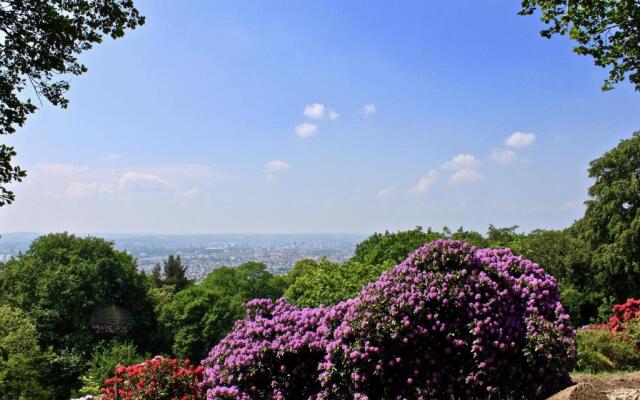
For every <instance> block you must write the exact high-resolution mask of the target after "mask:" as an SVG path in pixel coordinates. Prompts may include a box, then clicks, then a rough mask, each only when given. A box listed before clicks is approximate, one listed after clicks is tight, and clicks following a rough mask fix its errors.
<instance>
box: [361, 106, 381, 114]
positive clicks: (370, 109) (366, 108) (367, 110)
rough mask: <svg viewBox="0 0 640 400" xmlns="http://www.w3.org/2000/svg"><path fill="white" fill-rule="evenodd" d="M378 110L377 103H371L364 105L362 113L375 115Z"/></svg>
mask: <svg viewBox="0 0 640 400" xmlns="http://www.w3.org/2000/svg"><path fill="white" fill-rule="evenodd" d="M377 112H378V108H377V107H376V105H375V104H373V103H369V104H365V105H364V106H362V113H363V114H364V115H373V114H375V113H377Z"/></svg>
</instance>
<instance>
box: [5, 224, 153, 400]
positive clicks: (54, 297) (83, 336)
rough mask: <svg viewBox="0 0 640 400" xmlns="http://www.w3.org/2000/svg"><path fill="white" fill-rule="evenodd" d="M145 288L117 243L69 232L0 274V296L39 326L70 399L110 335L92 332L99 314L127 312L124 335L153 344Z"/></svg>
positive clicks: (61, 391) (38, 244)
mask: <svg viewBox="0 0 640 400" xmlns="http://www.w3.org/2000/svg"><path fill="white" fill-rule="evenodd" d="M147 287H148V285H147V280H146V278H145V277H144V276H143V275H142V274H140V273H139V272H138V270H137V269H136V265H135V260H134V259H133V258H132V257H131V256H130V255H129V254H127V253H126V252H122V251H117V250H115V249H114V247H113V243H111V242H107V241H105V240H103V239H99V238H93V237H86V238H79V237H76V236H74V235H69V234H66V233H62V234H50V235H46V236H42V237H40V238H38V239H36V240H34V241H33V243H32V244H31V246H30V247H29V249H28V250H27V251H26V252H25V253H24V254H22V255H20V256H19V257H17V258H15V259H12V260H10V261H8V262H7V263H6V264H4V265H2V267H1V270H0V298H1V299H4V301H5V302H6V303H8V304H10V305H12V306H14V307H18V308H20V309H22V310H24V311H25V312H26V314H27V315H28V316H29V317H30V318H31V319H32V320H33V321H34V323H35V325H36V328H37V330H38V333H39V337H40V344H41V346H42V347H43V348H49V347H51V348H52V349H53V351H54V353H55V354H54V361H53V363H54V365H55V368H53V367H52V369H51V373H55V374H56V383H55V385H56V395H55V397H56V398H68V394H69V390H71V389H72V388H73V387H76V386H77V385H78V383H79V382H78V376H79V375H80V374H81V373H82V372H84V369H85V364H84V363H85V362H86V361H87V360H88V358H89V356H90V354H91V353H92V351H93V348H94V346H95V344H96V343H97V342H98V341H99V340H102V339H106V338H108V337H111V336H112V335H110V334H105V333H100V332H97V331H95V330H94V329H93V328H92V325H91V317H92V315H94V312H96V310H99V309H101V308H104V307H110V306H115V307H120V308H123V309H125V310H127V311H128V312H129V313H130V314H131V315H132V316H134V320H133V324H132V326H131V330H130V331H129V332H128V333H127V334H126V336H125V337H126V338H128V339H130V340H133V341H134V342H135V343H136V344H138V345H139V346H141V348H143V349H148V348H150V347H151V346H152V345H153V343H151V341H150V340H149V332H153V331H154V320H153V308H152V304H151V302H150V301H149V299H148V298H147Z"/></svg>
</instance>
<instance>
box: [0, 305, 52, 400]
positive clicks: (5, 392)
mask: <svg viewBox="0 0 640 400" xmlns="http://www.w3.org/2000/svg"><path fill="white" fill-rule="evenodd" d="M48 355H49V354H48V353H47V352H42V351H41V350H40V346H39V345H38V334H37V332H36V328H35V325H34V324H33V322H32V321H31V320H29V318H28V317H27V316H26V315H25V313H24V312H22V311H20V310H18V309H15V308H12V307H9V306H6V305H1V304H0V399H3V400H26V399H29V400H46V399H49V398H50V397H51V392H50V391H49V390H48V389H46V383H45V382H43V378H42V375H43V373H44V372H45V370H46V369H47V368H48V361H49V360H48Z"/></svg>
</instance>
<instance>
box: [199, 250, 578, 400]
mask: <svg viewBox="0 0 640 400" xmlns="http://www.w3.org/2000/svg"><path fill="white" fill-rule="evenodd" d="M574 337H575V331H574V330H573V329H572V328H571V327H570V326H569V316H568V315H567V314H566V313H565V311H564V308H563V307H562V304H560V301H559V294H558V290H557V286H556V281H555V279H554V278H553V277H551V276H550V275H549V274H547V273H545V272H544V270H543V269H542V268H540V267H539V266H538V265H537V264H535V263H532V262H531V261H529V260H525V259H522V258H521V257H517V256H514V255H513V254H512V253H511V251H510V250H508V249H497V250H493V249H482V250H478V249H476V248H475V247H472V246H470V245H468V244H466V243H461V242H458V241H453V240H438V241H434V242H431V243H429V244H427V245H424V246H423V247H421V248H419V249H418V250H416V251H415V252H414V253H412V254H411V255H410V256H409V257H408V258H407V259H406V260H405V261H404V262H402V263H401V264H399V265H397V266H395V267H394V268H393V269H391V270H390V271H388V272H385V273H384V274H383V275H382V276H381V277H380V279H379V280H378V281H376V282H373V283H371V284H369V285H367V286H366V287H365V288H364V289H363V290H362V291H361V292H360V294H359V295H358V296H356V297H355V298H354V299H351V300H348V301H344V302H341V303H339V304H337V305H335V306H333V307H319V308H305V309H299V308H296V307H295V306H293V305H291V304H289V303H287V302H286V301H285V300H284V299H280V300H278V301H277V302H276V303H274V302H272V301H270V300H254V301H252V302H250V303H249V304H247V317H246V318H245V319H244V320H242V321H238V323H237V324H236V326H235V329H234V330H233V332H231V333H230V334H229V335H228V336H227V337H226V338H225V339H223V340H222V341H221V342H220V343H219V344H218V345H217V346H216V347H214V348H213V350H212V351H211V353H210V355H209V357H208V358H207V359H205V360H203V365H204V366H205V367H206V369H205V373H204V382H203V387H204V388H206V389H207V396H208V399H211V400H219V399H220V400H221V399H244V400H249V399H251V400H253V399H315V400H321V399H326V400H328V399H360V400H365V399H380V398H384V399H429V398H488V397H498V398H499V397H515V398H532V397H541V396H543V395H545V394H548V393H550V392H553V391H555V390H557V389H559V388H560V387H562V386H563V385H566V384H567V382H569V376H568V372H569V371H571V369H572V368H573V365H574V361H575V343H574Z"/></svg>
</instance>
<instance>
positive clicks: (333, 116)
mask: <svg viewBox="0 0 640 400" xmlns="http://www.w3.org/2000/svg"><path fill="white" fill-rule="evenodd" d="M339 117H340V114H338V113H337V112H335V110H331V111H329V119H330V120H332V121H335V120H336V119H338V118H339Z"/></svg>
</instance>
